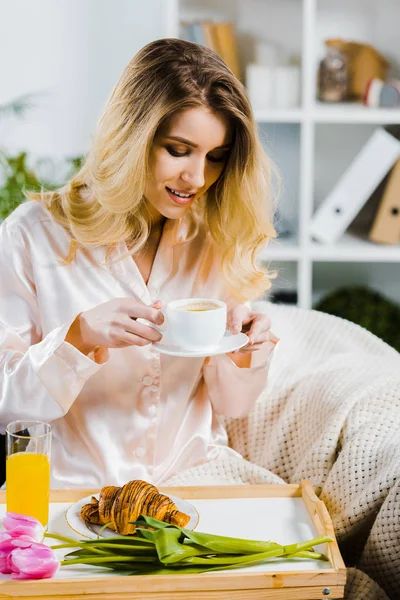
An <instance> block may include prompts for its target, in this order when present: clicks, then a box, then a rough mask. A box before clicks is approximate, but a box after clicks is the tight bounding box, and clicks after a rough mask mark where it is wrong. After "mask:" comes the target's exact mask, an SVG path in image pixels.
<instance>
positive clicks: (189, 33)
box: [181, 20, 241, 79]
mask: <svg viewBox="0 0 400 600" xmlns="http://www.w3.org/2000/svg"><path fill="white" fill-rule="evenodd" d="M181 36H182V37H183V38H184V39H186V40H188V41H189V42H194V43H196V44H201V45H202V46H206V47H207V48H211V50H215V52H217V54H219V55H220V57H221V58H222V60H223V61H224V63H225V64H226V65H227V66H228V67H229V68H230V70H231V71H232V73H233V74H234V75H235V76H236V77H237V78H238V79H241V70H240V64H239V52H238V47H237V42H236V34H235V27H234V24H233V23H232V22H230V21H223V22H217V23H216V22H213V21H208V20H205V21H195V22H191V23H187V22H182V23H181Z"/></svg>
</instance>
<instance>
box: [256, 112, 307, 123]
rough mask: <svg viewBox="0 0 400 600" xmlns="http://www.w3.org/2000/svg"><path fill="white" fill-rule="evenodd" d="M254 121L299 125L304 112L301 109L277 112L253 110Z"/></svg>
mask: <svg viewBox="0 0 400 600" xmlns="http://www.w3.org/2000/svg"><path fill="white" fill-rule="evenodd" d="M254 116H255V119H256V121H257V122H258V123H301V121H302V120H303V118H304V111H303V110H302V109H301V108H296V109H287V110H278V109H273V108H271V109H268V110H255V111H254Z"/></svg>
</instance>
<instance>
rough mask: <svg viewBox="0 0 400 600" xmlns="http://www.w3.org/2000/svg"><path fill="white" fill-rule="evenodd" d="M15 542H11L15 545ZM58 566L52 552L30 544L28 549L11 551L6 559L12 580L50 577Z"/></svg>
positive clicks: (21, 548) (40, 545) (43, 546)
mask: <svg viewBox="0 0 400 600" xmlns="http://www.w3.org/2000/svg"><path fill="white" fill-rule="evenodd" d="M16 541H17V540H13V542H14V543H15V542H16ZM59 566H60V563H59V561H58V560H57V558H56V556H55V554H54V552H53V550H52V549H51V548H49V547H48V546H45V545H44V544H37V543H36V542H32V543H31V545H30V547H20V548H16V549H15V550H13V551H12V552H11V553H10V555H9V557H8V567H9V569H10V570H9V572H11V578H12V579H44V578H47V577H52V576H53V575H54V574H55V573H56V571H57V569H58V567H59Z"/></svg>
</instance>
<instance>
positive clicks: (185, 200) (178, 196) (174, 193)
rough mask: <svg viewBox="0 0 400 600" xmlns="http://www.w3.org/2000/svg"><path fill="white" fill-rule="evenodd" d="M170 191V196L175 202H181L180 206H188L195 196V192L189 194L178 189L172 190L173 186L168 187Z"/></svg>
mask: <svg viewBox="0 0 400 600" xmlns="http://www.w3.org/2000/svg"><path fill="white" fill-rule="evenodd" d="M166 190H167V192H168V196H169V197H170V198H171V200H172V201H173V202H174V203H175V204H179V206H187V205H188V204H190V203H191V202H192V200H193V198H194V196H195V194H188V193H186V192H179V191H178V190H172V189H171V188H169V187H167V188H166Z"/></svg>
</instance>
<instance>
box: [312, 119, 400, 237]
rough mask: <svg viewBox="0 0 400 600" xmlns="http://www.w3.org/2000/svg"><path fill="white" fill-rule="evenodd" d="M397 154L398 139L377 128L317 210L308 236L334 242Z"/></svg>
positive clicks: (398, 149) (399, 142) (399, 150)
mask: <svg viewBox="0 0 400 600" xmlns="http://www.w3.org/2000/svg"><path fill="white" fill-rule="evenodd" d="M399 157H400V140H398V139H397V138H396V137H395V136H394V135H392V133H389V131H387V130H386V129H384V128H378V129H376V130H375V131H374V133H373V134H372V135H371V137H370V138H369V140H368V141H367V143H366V144H365V145H364V146H363V147H362V148H361V150H360V152H359V153H358V154H357V156H356V157H355V158H354V160H353V161H352V162H351V163H350V165H349V166H348V168H347V169H346V171H345V173H344V174H343V175H342V177H341V178H340V179H339V181H338V182H337V183H336V185H335V186H334V188H333V190H332V191H331V192H330V194H328V196H327V197H326V198H325V200H324V201H323V202H322V203H321V204H320V206H319V207H318V209H317V210H316V212H315V214H314V216H313V218H312V220H311V226H310V234H311V236H312V237H313V238H314V239H316V240H317V241H318V242H321V243H326V244H333V243H335V242H336V241H337V240H338V239H339V238H340V237H341V236H342V235H343V233H344V232H345V231H346V229H347V228H348V226H349V225H350V223H351V222H352V221H353V220H354V218H355V217H356V215H357V214H358V213H359V211H360V210H361V208H362V207H363V206H364V204H365V203H366V202H367V201H368V199H369V198H370V196H371V194H372V193H373V192H374V190H375V189H376V188H377V187H378V185H379V183H380V182H381V181H382V179H383V178H384V177H385V176H386V175H387V173H388V172H389V171H390V169H391V168H392V167H393V165H394V163H395V162H396V161H397V160H398V158H399Z"/></svg>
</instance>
